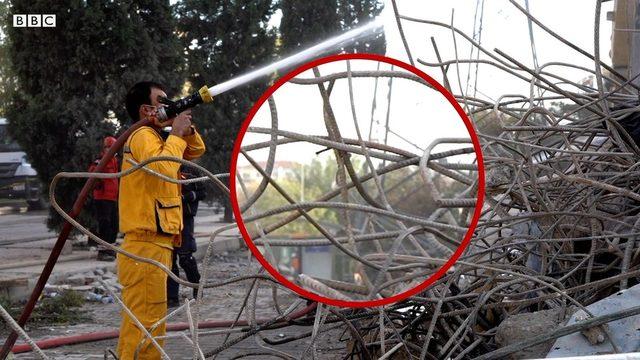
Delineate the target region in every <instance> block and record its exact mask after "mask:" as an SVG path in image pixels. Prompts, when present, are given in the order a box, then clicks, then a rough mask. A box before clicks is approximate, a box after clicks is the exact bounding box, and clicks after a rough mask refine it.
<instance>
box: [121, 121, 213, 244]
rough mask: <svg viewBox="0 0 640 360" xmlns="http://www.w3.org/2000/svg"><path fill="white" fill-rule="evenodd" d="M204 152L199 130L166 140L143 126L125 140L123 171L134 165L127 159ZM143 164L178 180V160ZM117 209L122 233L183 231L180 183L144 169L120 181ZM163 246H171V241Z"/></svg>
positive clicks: (188, 155) (191, 155)
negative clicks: (164, 178)
mask: <svg viewBox="0 0 640 360" xmlns="http://www.w3.org/2000/svg"><path fill="white" fill-rule="evenodd" d="M204 151H205V146H204V142H203V141H202V138H201V137H200V135H199V134H198V133H195V134H194V135H190V136H185V137H184V138H180V137H178V136H174V135H169V137H168V138H167V140H166V141H163V140H162V137H160V134H158V133H157V132H156V131H155V130H154V129H153V128H151V127H148V126H143V127H141V128H140V129H138V130H136V131H134V132H133V133H132V134H131V136H129V139H127V142H126V144H125V151H124V156H123V159H122V171H126V170H128V169H129V168H131V167H132V166H133V165H132V164H131V163H130V162H129V159H131V160H133V161H135V162H136V163H141V162H143V161H145V160H147V159H149V158H151V157H157V156H173V157H177V158H183V157H184V158H185V159H195V158H198V157H200V156H201V155H202V154H203V153H204ZM146 167H147V168H149V169H151V170H153V171H155V172H157V173H160V174H162V175H165V176H168V177H170V178H173V179H178V170H179V168H180V163H178V162H172V161H156V162H152V163H151V164H148V165H147V166H146ZM118 208H119V212H120V231H121V232H123V233H125V234H129V233H149V232H157V233H159V234H164V235H179V234H180V231H181V230H182V200H181V197H180V187H179V185H178V184H172V183H170V182H167V181H164V180H162V179H160V178H159V177H157V176H154V175H151V174H148V173H146V172H145V171H143V170H138V171H135V172H134V173H132V174H130V175H127V176H124V177H123V178H122V179H121V180H120V194H119V205H118ZM162 245H165V246H172V244H171V243H170V242H169V243H167V244H162Z"/></svg>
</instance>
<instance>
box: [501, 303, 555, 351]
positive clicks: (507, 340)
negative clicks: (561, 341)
mask: <svg viewBox="0 0 640 360" xmlns="http://www.w3.org/2000/svg"><path fill="white" fill-rule="evenodd" d="M563 321H564V312H563V311H562V309H551V310H541V311H536V312H533V313H524V314H516V315H512V316H510V317H508V318H507V319H506V320H504V321H503V322H502V323H500V325H499V326H498V329H497V331H496V337H495V339H496V343H497V344H498V345H499V346H500V347H505V346H508V345H512V344H517V343H519V342H522V341H524V340H527V339H530V338H531V337H534V336H538V335H542V334H546V333H548V332H549V331H552V330H553V329H555V328H557V327H558V326H559V325H560V323H562V322H563ZM551 345H553V341H548V342H546V343H542V344H539V345H536V346H532V347H530V348H527V349H524V350H521V351H518V352H516V353H513V354H511V355H510V356H508V357H507V358H508V359H531V358H536V357H543V356H545V355H546V354H547V353H548V352H549V349H550V348H551Z"/></svg>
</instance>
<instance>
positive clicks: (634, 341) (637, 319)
mask: <svg viewBox="0 0 640 360" xmlns="http://www.w3.org/2000/svg"><path fill="white" fill-rule="evenodd" d="M638 299H640V285H636V286H634V287H632V288H630V289H627V290H623V291H620V292H617V293H616V294H614V295H611V296H609V297H607V298H605V299H602V300H600V301H598V302H596V303H593V304H591V305H589V306H587V309H588V310H589V311H590V312H591V313H593V315H594V316H602V315H607V314H610V313H613V312H616V311H621V310H625V309H628V308H631V307H633V306H637V305H638ZM586 318H588V316H587V315H586V314H585V313H584V311H582V310H580V311H577V312H576V313H575V314H573V316H572V317H571V318H570V319H569V321H568V322H567V324H566V325H572V324H575V323H577V322H579V321H580V319H586ZM608 330H609V334H610V335H611V338H612V340H613V341H614V342H615V344H616V345H617V346H618V349H619V351H620V352H622V353H627V352H634V351H637V350H638V348H639V347H640V315H636V316H631V317H628V318H625V319H620V320H616V321H612V322H610V323H609V324H608ZM588 334H589V333H588ZM612 353H614V351H613V347H612V345H611V342H610V341H609V340H608V339H605V340H604V341H603V342H602V343H596V344H594V345H592V344H591V343H590V342H589V340H588V339H587V337H586V336H585V335H584V334H582V333H575V334H570V335H567V336H564V337H561V338H559V339H557V340H556V342H555V343H554V344H553V347H552V348H551V351H550V352H549V354H547V358H553V357H566V356H587V355H601V354H612Z"/></svg>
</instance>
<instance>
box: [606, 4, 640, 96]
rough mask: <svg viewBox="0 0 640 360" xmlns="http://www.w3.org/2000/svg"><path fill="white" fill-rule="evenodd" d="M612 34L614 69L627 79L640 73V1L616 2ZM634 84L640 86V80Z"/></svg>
mask: <svg viewBox="0 0 640 360" xmlns="http://www.w3.org/2000/svg"><path fill="white" fill-rule="evenodd" d="M607 20H611V21H613V27H612V28H613V30H612V33H611V54H610V55H611V62H612V65H613V68H614V69H615V70H616V71H618V72H619V73H620V74H622V75H624V76H625V77H627V78H632V77H633V76H635V75H637V74H638V73H640V0H615V4H614V10H613V12H609V13H608V14H607ZM633 83H634V84H636V85H640V79H635V80H634V81H633Z"/></svg>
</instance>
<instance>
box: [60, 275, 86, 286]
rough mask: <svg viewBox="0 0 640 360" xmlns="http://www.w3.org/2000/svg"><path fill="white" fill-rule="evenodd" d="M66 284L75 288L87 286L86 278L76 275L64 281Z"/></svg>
mask: <svg viewBox="0 0 640 360" xmlns="http://www.w3.org/2000/svg"><path fill="white" fill-rule="evenodd" d="M63 282H64V283H65V284H69V285H73V286H81V285H85V284H86V278H85V277H84V275H81V274H76V275H71V276H69V277H67V278H66V279H64V280H63Z"/></svg>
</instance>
